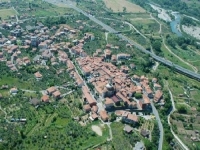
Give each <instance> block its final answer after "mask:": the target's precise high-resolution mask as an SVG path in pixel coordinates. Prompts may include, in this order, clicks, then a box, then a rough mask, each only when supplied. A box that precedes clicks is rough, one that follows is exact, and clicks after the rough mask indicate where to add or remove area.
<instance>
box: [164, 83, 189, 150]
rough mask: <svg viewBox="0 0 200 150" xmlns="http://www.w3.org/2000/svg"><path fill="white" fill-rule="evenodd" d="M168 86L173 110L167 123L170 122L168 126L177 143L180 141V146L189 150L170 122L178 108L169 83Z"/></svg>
mask: <svg viewBox="0 0 200 150" xmlns="http://www.w3.org/2000/svg"><path fill="white" fill-rule="evenodd" d="M166 86H167V88H168V91H169V94H170V99H171V102H172V110H171V112H170V113H169V115H168V116H167V122H168V125H169V126H170V131H171V133H172V134H173V136H174V138H175V139H176V141H178V143H179V145H180V146H181V147H182V148H183V149H185V150H189V148H188V147H187V146H186V145H185V144H184V143H183V142H182V141H181V139H180V138H179V137H178V136H177V135H176V134H175V133H174V131H173V129H172V125H171V122H170V116H171V114H173V113H174V111H176V106H175V103H174V98H173V95H172V92H171V90H170V89H169V86H168V82H167V83H166Z"/></svg>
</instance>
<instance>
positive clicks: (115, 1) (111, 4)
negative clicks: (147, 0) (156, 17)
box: [103, 0, 146, 13]
mask: <svg viewBox="0 0 200 150" xmlns="http://www.w3.org/2000/svg"><path fill="white" fill-rule="evenodd" d="M103 1H104V3H105V4H106V6H107V7H108V8H111V9H112V10H113V11H114V12H123V9H124V8H126V12H132V13H144V12H146V11H145V10H144V9H143V8H142V7H140V6H138V5H136V4H133V3H131V2H129V1H127V0H103Z"/></svg>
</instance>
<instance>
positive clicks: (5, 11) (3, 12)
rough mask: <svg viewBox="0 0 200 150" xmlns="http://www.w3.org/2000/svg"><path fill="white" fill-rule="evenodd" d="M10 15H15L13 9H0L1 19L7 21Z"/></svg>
mask: <svg viewBox="0 0 200 150" xmlns="http://www.w3.org/2000/svg"><path fill="white" fill-rule="evenodd" d="M12 15H16V12H15V11H14V10H13V9H1V10H0V17H1V18H2V19H8V18H9V17H10V16H12Z"/></svg>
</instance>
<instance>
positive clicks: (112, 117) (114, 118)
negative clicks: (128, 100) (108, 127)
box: [110, 112, 117, 121]
mask: <svg viewBox="0 0 200 150" xmlns="http://www.w3.org/2000/svg"><path fill="white" fill-rule="evenodd" d="M116 118H117V116H116V114H115V113H114V112H112V113H111V118H110V121H115V120H116Z"/></svg>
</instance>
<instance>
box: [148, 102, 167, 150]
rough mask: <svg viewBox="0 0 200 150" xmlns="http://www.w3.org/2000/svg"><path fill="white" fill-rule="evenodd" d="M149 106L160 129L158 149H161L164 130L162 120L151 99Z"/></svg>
mask: <svg viewBox="0 0 200 150" xmlns="http://www.w3.org/2000/svg"><path fill="white" fill-rule="evenodd" d="M151 107H152V112H153V114H154V115H155V117H156V120H157V121H158V127H159V130H160V138H159V145H158V150H162V145H163V135H164V131H163V125H162V122H161V120H160V116H159V114H158V111H157V109H156V108H155V106H154V104H153V102H152V101H151Z"/></svg>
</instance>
